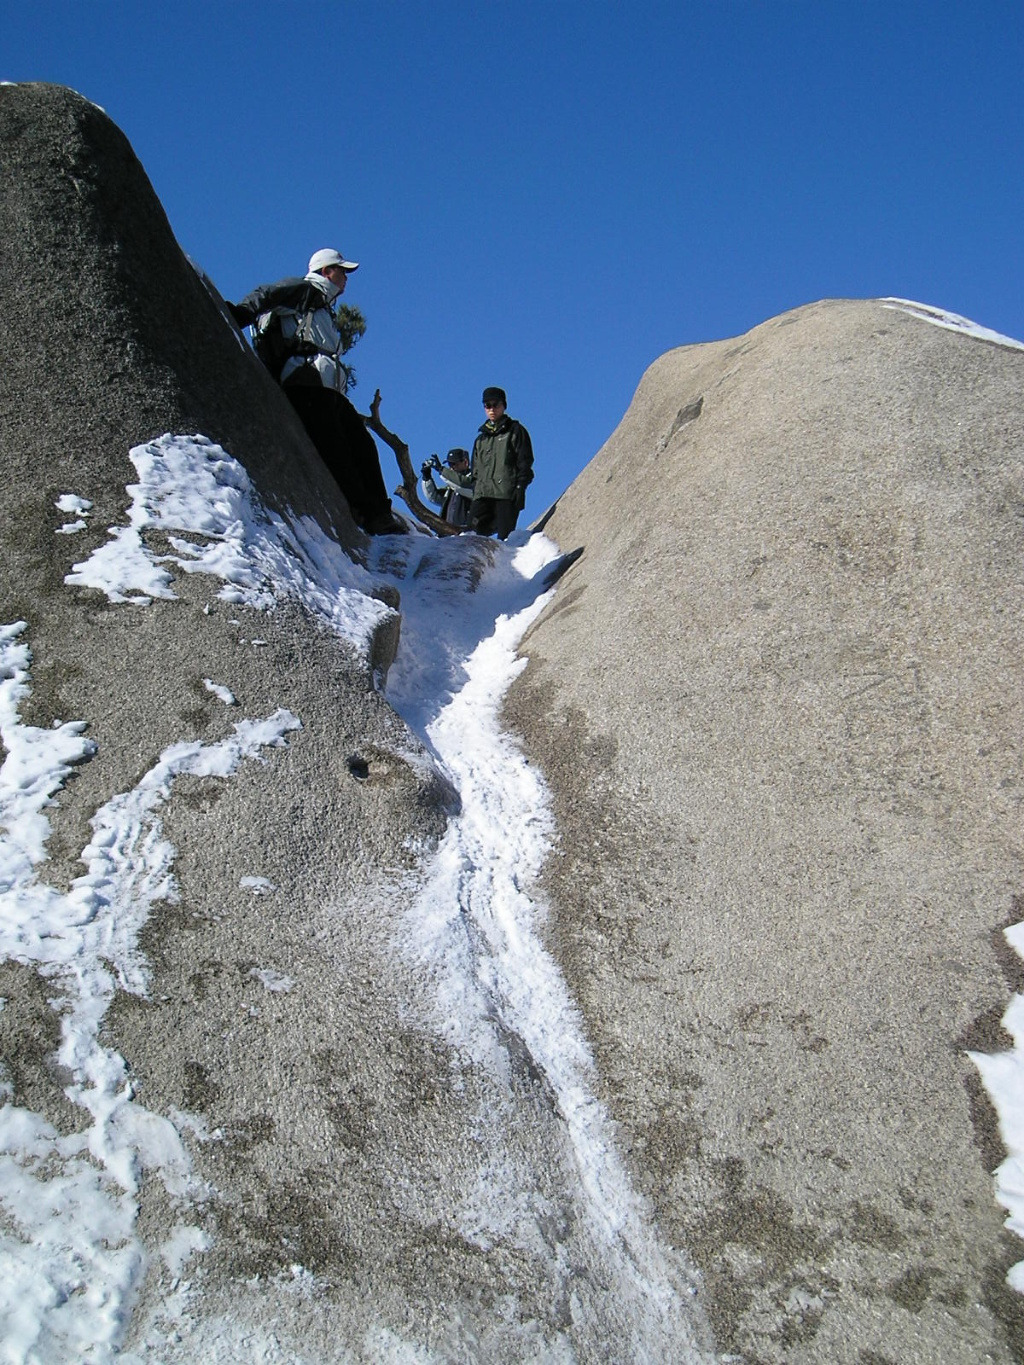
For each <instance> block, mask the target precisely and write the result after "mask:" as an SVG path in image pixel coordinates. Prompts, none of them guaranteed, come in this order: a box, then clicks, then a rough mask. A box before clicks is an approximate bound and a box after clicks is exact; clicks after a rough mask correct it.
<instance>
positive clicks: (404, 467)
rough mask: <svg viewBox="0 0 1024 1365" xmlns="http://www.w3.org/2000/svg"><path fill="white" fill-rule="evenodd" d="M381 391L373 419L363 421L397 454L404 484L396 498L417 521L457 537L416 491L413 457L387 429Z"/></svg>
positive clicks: (438, 532) (455, 528)
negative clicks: (400, 500) (381, 417)
mask: <svg viewBox="0 0 1024 1365" xmlns="http://www.w3.org/2000/svg"><path fill="white" fill-rule="evenodd" d="M380 401H381V400H380V389H378V390H377V391H376V393H375V394H374V395H373V402H372V403H371V404H370V415H369V417H365V416H364V417H363V421H364V422H365V423H366V425H367V426H368V427H369V428H370V430H371V431H372V432H373V433H374V434H375V435H377V436H379V437H380V439H381V440H382V441H383V442H384V443H385V445H389V446H390V447H391V449H392V450H393V451H394V452H395V459H396V460H397V461H398V468H399V470H400V472H401V475H402V482H401V485H400V486H399V487H398V488H396V489H395V497H396V498H401V499H402V501H403V502H404V503H405V505H406V506H407V507H408V508H409V511H410V512H411V513H412V514H413V516H414V517H415V518H416V520H417V521H419V522H422V523H423V525H424V526H428V527H429V528H430V530H432V531H433V532H434V533H435V534H436V535H439V536H457V535H458V534H459V530H460V528H459V527H458V526H449V525H448V523H447V522H446V521H445V520H444V518H443V517H439V516H438V515H437V513H436V512H431V510H430V509H429V507H425V506H424V505H423V503H422V502H421V501H420V498H419V494H418V493H417V491H416V473H415V471H414V469H413V467H412V460H411V458H410V456H409V447H408V446H407V445H406V444H405V442H404V441H403V440H401V439H400V438H399V437H397V436H396V435H395V433H394V432H393V431H388V429H387V427H386V426H385V425H384V423H383V422H382V421H381V420H380Z"/></svg>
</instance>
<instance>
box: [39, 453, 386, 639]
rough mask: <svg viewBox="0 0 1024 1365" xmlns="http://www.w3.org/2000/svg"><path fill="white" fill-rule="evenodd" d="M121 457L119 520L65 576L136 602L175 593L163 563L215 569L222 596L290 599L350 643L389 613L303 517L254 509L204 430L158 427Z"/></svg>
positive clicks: (243, 480)
mask: <svg viewBox="0 0 1024 1365" xmlns="http://www.w3.org/2000/svg"><path fill="white" fill-rule="evenodd" d="M129 456H130V458H131V461H132V463H133V464H134V466H135V468H136V470H137V471H138V475H139V481H138V483H134V484H129V485H128V490H127V491H128V493H129V496H130V497H131V505H130V507H129V509H128V524H127V526H112V527H110V528H109V535H110V540H109V541H108V542H107V544H106V545H102V546H100V547H99V548H98V549H96V550H94V551H93V552H92V554H90V555H89V557H88V558H87V559H85V560H83V561H81V562H80V563H78V564H75V565H74V566H73V569H72V572H71V573H70V574H68V575H67V576H66V579H65V581H66V582H67V583H69V584H73V585H75V586H79V587H90V588H98V589H99V590H100V591H102V592H104V593H106V595H107V597H108V599H109V600H110V601H111V602H134V603H136V604H137V605H141V606H145V605H147V604H148V603H149V602H151V601H152V600H153V599H154V598H164V599H171V598H173V597H174V596H175V594H174V592H173V590H172V588H171V571H170V569H169V568H168V567H166V566H168V565H172V564H173V565H174V566H175V567H176V568H177V569H179V570H183V571H184V572H186V573H205V574H211V575H213V576H214V577H216V578H220V579H221V580H222V582H223V586H222V588H221V589H220V592H219V593H218V596H219V597H220V598H221V599H222V600H223V601H226V602H238V603H244V604H246V605H248V606H252V607H257V608H261V609H267V608H269V607H272V606H273V604H274V602H275V601H276V600H277V599H278V598H280V597H292V598H294V599H297V600H298V601H300V602H301V603H302V604H303V605H304V606H306V607H307V608H308V609H309V610H311V611H312V612H313V613H314V614H315V615H317V616H319V617H321V618H322V619H324V620H325V622H326V623H327V624H328V625H329V626H330V627H331V628H332V629H333V630H335V631H337V633H338V634H339V635H341V636H343V637H344V638H345V639H348V640H350V641H351V642H352V643H353V644H355V645H357V646H363V645H365V644H366V642H367V640H368V639H369V637H370V635H371V634H372V632H373V630H374V629H375V627H376V626H377V625H378V624H379V623H380V622H381V621H382V620H383V619H384V618H385V617H386V616H387V615H388V614H389V612H390V608H389V607H387V606H386V605H385V604H384V603H383V602H379V601H377V600H376V599H374V598H373V597H371V596H370V595H369V594H370V588H371V584H370V582H369V579H368V576H367V574H366V572H365V570H362V569H360V568H359V566H358V565H356V564H354V563H353V562H352V561H351V560H350V559H349V558H348V556H347V555H345V554H344V553H342V552H341V551H340V550H339V548H338V546H337V544H336V543H335V542H334V541H333V540H331V539H330V537H329V536H328V535H327V534H326V532H324V531H323V529H322V528H321V527H320V526H319V525H318V524H317V522H316V521H314V520H313V518H311V517H297V518H295V520H294V521H293V522H288V521H286V520H285V519H284V518H283V517H281V516H279V515H278V514H276V513H273V512H270V511H268V510H267V509H266V508H264V507H263V506H262V505H261V504H260V502H259V500H258V498H257V496H256V494H255V490H254V489H253V487H252V483H251V481H250V479H249V476H248V474H247V473H246V472H245V469H244V468H243V467H242V465H241V464H239V462H238V461H237V460H236V459H234V458H233V457H232V456H230V455H228V454H227V453H226V452H225V451H224V450H222V448H221V447H220V446H218V445H216V444H215V443H214V442H213V441H210V440H208V439H207V438H206V437H205V436H171V435H165V436H161V437H160V438H159V439H158V440H156V441H150V442H149V443H148V444H146V445H144V446H135V447H134V449H132V450H131V451H130V452H129ZM146 532H163V533H164V535H165V536H166V537H167V542H168V544H169V546H170V552H165V553H157V552H156V551H155V550H153V549H152V548H150V546H149V545H148V544H147V541H146ZM184 535H189V536H193V537H196V539H194V540H186V539H184V538H183V536H184ZM253 643H256V642H255V641H254V642H253Z"/></svg>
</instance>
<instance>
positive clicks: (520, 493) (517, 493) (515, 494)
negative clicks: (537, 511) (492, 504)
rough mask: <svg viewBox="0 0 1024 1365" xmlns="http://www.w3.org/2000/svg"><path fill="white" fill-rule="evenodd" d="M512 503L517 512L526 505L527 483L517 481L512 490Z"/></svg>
mask: <svg viewBox="0 0 1024 1365" xmlns="http://www.w3.org/2000/svg"><path fill="white" fill-rule="evenodd" d="M512 504H513V506H514V507H515V509H516V511H517V512H521V511H522V510H523V508H524V507H525V506H526V484H525V483H517V484H516V486H515V488H514V489H513V491H512Z"/></svg>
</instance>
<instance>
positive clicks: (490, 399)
mask: <svg viewBox="0 0 1024 1365" xmlns="http://www.w3.org/2000/svg"><path fill="white" fill-rule="evenodd" d="M484 402H485V403H500V404H501V406H502V407H503V408H507V407H508V400H507V399H506V398H505V390H504V389H495V388H490V389H484Z"/></svg>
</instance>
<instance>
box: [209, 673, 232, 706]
mask: <svg viewBox="0 0 1024 1365" xmlns="http://www.w3.org/2000/svg"><path fill="white" fill-rule="evenodd" d="M203 686H204V687H205V688H206V690H207V692H212V693H213V695H214V696H215V697H217V698H218V699H219V700H220V701H222V702H223V703H224V705H225V706H237V705H238V702H237V701H236V700H235V694H234V692H232V691H231V689H230V687H224V686H223V685H222V684H221V683H215V682H214V681H213V679H212V678H204V679H203Z"/></svg>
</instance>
